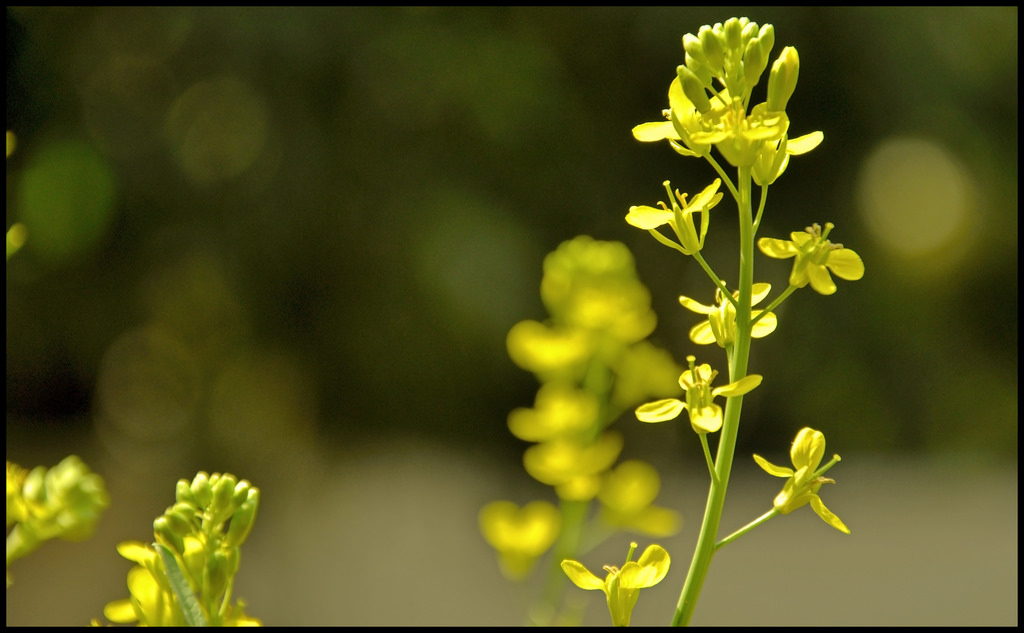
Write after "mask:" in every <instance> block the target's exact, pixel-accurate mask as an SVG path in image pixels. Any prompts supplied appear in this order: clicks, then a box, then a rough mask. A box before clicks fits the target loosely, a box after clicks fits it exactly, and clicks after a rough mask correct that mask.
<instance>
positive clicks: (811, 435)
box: [789, 426, 825, 473]
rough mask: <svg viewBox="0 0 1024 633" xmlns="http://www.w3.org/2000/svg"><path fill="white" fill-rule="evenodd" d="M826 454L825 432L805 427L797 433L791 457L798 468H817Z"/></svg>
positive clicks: (790, 451) (811, 470)
mask: <svg viewBox="0 0 1024 633" xmlns="http://www.w3.org/2000/svg"><path fill="white" fill-rule="evenodd" d="M824 456H825V434H824V433H822V432H821V431H815V430H814V429H812V428H809V427H806V426H805V427H804V428H802V429H800V431H799V432H798V433H797V434H796V439H795V440H793V446H792V447H791V448H790V449H789V458H790V459H792V460H793V466H795V467H796V468H797V469H801V468H807V469H808V471H810V472H812V473H813V472H814V471H815V470H817V468H818V465H819V464H820V463H821V459H822V458H823V457H824Z"/></svg>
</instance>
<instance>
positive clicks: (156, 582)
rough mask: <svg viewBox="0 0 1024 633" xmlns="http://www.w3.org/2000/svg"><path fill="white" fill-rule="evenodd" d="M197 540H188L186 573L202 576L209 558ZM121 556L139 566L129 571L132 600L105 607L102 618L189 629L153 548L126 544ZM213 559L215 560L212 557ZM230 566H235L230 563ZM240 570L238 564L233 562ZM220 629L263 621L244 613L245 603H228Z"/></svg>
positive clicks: (185, 557)
mask: <svg viewBox="0 0 1024 633" xmlns="http://www.w3.org/2000/svg"><path fill="white" fill-rule="evenodd" d="M203 549H204V548H203V545H202V543H201V542H200V540H199V539H198V538H195V537H186V538H185V554H184V557H183V560H184V562H185V570H186V571H187V572H188V573H189V575H190V576H192V577H193V578H196V577H202V576H198V575H197V574H201V573H202V569H203V567H204V565H207V564H208V563H205V562H204V561H205V559H206V558H207V555H206V553H205V552H204V551H203ZM117 551H118V553H119V554H121V556H123V557H125V558H127V559H128V560H130V561H132V562H134V563H136V567H133V568H132V569H131V570H129V571H128V591H129V593H130V594H131V596H130V597H129V598H124V599H122V600H115V601H114V602H111V603H109V604H107V606H106V607H104V608H103V615H104V616H105V617H106V618H107V619H108V620H110V621H111V622H113V623H115V624H130V623H133V622H138V623H140V624H144V625H147V626H186V625H187V624H188V623H187V622H186V620H185V616H184V613H183V611H182V608H181V606H180V603H179V602H178V599H177V597H176V596H175V595H174V592H173V590H172V588H171V584H170V582H169V581H168V579H167V569H166V567H165V566H164V562H163V560H162V559H161V557H160V555H159V554H158V553H157V551H156V549H155V548H154V547H153V546H152V545H147V544H145V543H140V542H137V541H126V542H124V543H121V544H120V545H118V546H117ZM211 558H212V557H211ZM227 564H228V565H231V564H232V563H230V562H229V563H227ZM233 565H234V567H235V568H236V569H237V561H234V562H233ZM219 622H220V625H221V626H260V620H259V619H257V618H254V617H251V616H248V615H246V614H245V603H244V602H243V601H241V600H239V601H238V602H237V603H236V604H234V605H231V604H225V605H224V607H223V613H222V614H220V615H219Z"/></svg>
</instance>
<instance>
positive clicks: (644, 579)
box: [619, 545, 671, 589]
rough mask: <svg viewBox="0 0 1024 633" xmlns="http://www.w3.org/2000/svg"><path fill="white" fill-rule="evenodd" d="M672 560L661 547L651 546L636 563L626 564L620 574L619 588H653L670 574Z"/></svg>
mask: <svg viewBox="0 0 1024 633" xmlns="http://www.w3.org/2000/svg"><path fill="white" fill-rule="evenodd" d="M670 563H671V559H670V558H669V555H668V552H667V551H665V548H664V547H662V546H661V545H651V546H649V547H648V548H647V549H646V550H644V553H643V555H641V556H640V560H638V561H637V562H636V563H632V564H631V563H626V564H625V565H623V567H622V571H621V572H619V586H620V587H624V588H626V589H644V588H646V587H653V586H654V585H656V584H658V583H659V582H661V581H662V580H664V579H665V576H666V575H667V574H668V568H669V564H670Z"/></svg>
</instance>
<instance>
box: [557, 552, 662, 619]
mask: <svg viewBox="0 0 1024 633" xmlns="http://www.w3.org/2000/svg"><path fill="white" fill-rule="evenodd" d="M636 547H637V545H636V543H630V545H629V553H628V554H627V555H626V564H625V565H623V566H622V569H619V568H617V567H613V566H611V565H605V566H604V570H605V571H607V572H608V575H607V576H605V579H604V580H601V579H600V578H598V577H597V576H595V575H594V574H593V573H591V571H590V570H589V569H587V568H586V567H584V566H583V564H582V563H580V562H578V561H575V560H571V559H566V560H563V561H562V570H563V571H564V572H565V575H566V576H568V577H569V580H571V581H572V582H573V584H575V585H576V586H577V587H579V588H581V589H588V590H594V589H600V590H601V591H604V593H605V596H606V597H607V599H608V611H609V612H610V613H611V616H612V624H613V625H615V626H629V620H630V617H631V616H632V614H633V607H634V606H636V601H637V599H638V598H639V597H640V590H641V589H646V588H647V587H653V586H654V585H656V584H658V583H659V582H661V581H662V580H663V579H664V578H665V575H666V574H668V568H669V564H670V563H671V560H670V558H669V555H668V552H666V551H665V548H663V547H662V546H660V545H651V546H649V547H648V548H647V549H646V550H644V553H643V554H642V555H641V556H640V559H639V560H637V561H632V560H630V559H631V558H632V557H633V552H634V551H636Z"/></svg>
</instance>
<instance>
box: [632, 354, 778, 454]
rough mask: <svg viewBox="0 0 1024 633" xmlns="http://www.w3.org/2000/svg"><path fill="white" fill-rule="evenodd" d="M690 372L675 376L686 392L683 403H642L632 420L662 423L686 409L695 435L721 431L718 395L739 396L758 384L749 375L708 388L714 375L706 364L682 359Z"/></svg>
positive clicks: (759, 377)
mask: <svg viewBox="0 0 1024 633" xmlns="http://www.w3.org/2000/svg"><path fill="white" fill-rule="evenodd" d="M686 360H687V362H689V364H690V369H688V370H687V371H684V372H683V375H682V376H680V377H679V386H681V387H682V388H683V389H684V390H685V391H686V402H682V401H680V400H677V399H675V398H666V399H664V400H656V401H654V402H648V403H647V404H642V405H640V406H639V407H637V409H636V417H637V419H638V420H640V421H641V422H664V421H666V420H673V419H675V418H677V417H679V414H680V413H682V412H683V409H686V410H687V411H689V413H690V424H691V425H692V426H693V430H694V431H696V432H697V433H698V434H701V435H703V434H705V433H714V432H715V431H717V430H718V429H720V428H722V407H720V406H719V405H717V404H715V402H714V399H715V398H716V397H718V396H725V397H727V398H730V397H733V396H742V395H743V394H745V393H748V392H750V391H751V390H753V389H754V388H755V387H757V386H758V385H760V384H761V376H759V375H758V374H749V375H747V376H744V377H743V378H740V379H739V380H737V381H736V382H732V383H729V384H728V385H723V386H721V387H715V388H712V387H711V382H712V381H713V380H714V379H715V376H717V375H718V372H717V371H715V370H713V369H711V365H708V364H707V363H705V364H703V365H697V366H695V362H696V358H695V357H693V356H687V357H686Z"/></svg>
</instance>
